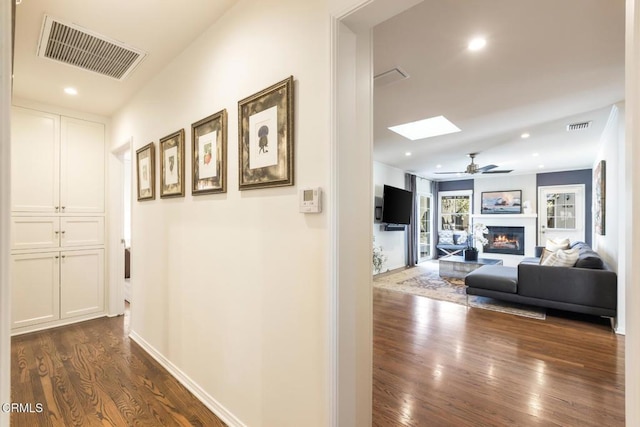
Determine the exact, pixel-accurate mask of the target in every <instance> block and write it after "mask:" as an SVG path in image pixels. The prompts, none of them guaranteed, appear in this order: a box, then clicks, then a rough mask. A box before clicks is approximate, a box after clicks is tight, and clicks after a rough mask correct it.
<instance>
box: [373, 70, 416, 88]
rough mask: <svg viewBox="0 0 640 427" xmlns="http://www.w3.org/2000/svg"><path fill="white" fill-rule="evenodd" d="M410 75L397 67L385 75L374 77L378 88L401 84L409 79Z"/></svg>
mask: <svg viewBox="0 0 640 427" xmlns="http://www.w3.org/2000/svg"><path fill="white" fill-rule="evenodd" d="M408 78H409V74H408V73H407V72H406V71H404V70H403V69H401V68H399V67H396V68H392V69H391V70H388V71H385V72H384V73H380V74H377V75H375V76H373V81H374V83H375V84H376V85H377V86H386V85H388V84H391V83H395V82H399V81H400V80H404V79H408Z"/></svg>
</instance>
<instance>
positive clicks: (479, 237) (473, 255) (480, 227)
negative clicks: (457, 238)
mask: <svg viewBox="0 0 640 427" xmlns="http://www.w3.org/2000/svg"><path fill="white" fill-rule="evenodd" d="M470 231H471V232H470V233H469V238H468V239H467V249H465V250H464V260H465V261H477V260H478V248H477V247H476V244H480V245H482V246H484V245H486V244H487V243H489V240H487V238H486V237H484V235H485V234H487V233H489V229H488V228H487V226H486V225H484V224H481V223H476V224H474V225H473V227H472V228H471V230H470Z"/></svg>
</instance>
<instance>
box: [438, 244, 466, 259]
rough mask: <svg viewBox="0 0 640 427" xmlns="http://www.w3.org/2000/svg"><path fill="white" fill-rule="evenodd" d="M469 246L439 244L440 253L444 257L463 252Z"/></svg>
mask: <svg viewBox="0 0 640 427" xmlns="http://www.w3.org/2000/svg"><path fill="white" fill-rule="evenodd" d="M466 248H467V245H444V244H437V245H436V249H438V255H442V257H443V258H446V257H450V256H454V255H457V254H459V253H462V251H463V250H465V249H466Z"/></svg>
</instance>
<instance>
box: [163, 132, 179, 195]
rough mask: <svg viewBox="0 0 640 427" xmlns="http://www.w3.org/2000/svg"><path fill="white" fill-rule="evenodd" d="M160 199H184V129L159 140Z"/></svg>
mask: <svg viewBox="0 0 640 427" xmlns="http://www.w3.org/2000/svg"><path fill="white" fill-rule="evenodd" d="M160 153H161V155H160V178H161V179H160V198H162V199H164V198H169V197H184V129H180V130H179V131H177V132H174V133H172V134H171V135H167V136H165V137H164V138H161V139H160Z"/></svg>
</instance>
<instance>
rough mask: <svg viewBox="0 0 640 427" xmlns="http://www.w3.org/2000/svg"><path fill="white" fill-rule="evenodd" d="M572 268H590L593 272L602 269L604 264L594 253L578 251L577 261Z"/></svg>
mask: <svg viewBox="0 0 640 427" xmlns="http://www.w3.org/2000/svg"><path fill="white" fill-rule="evenodd" d="M574 267H578V268H592V269H595V270H602V269H604V262H602V258H600V255H598V254H597V253H596V252H594V251H590V250H585V251H580V254H579V255H578V261H576V264H575V266H574Z"/></svg>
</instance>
